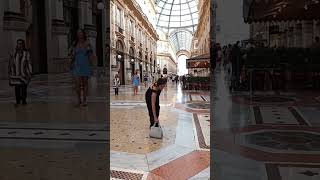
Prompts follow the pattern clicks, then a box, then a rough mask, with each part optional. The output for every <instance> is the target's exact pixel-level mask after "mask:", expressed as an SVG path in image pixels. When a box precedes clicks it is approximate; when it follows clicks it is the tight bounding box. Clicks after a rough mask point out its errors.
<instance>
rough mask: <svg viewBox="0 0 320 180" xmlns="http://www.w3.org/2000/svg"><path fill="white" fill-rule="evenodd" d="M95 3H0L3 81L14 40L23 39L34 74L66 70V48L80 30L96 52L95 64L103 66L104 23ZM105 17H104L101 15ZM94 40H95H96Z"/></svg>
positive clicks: (32, 0) (19, 0)
mask: <svg viewBox="0 0 320 180" xmlns="http://www.w3.org/2000/svg"><path fill="white" fill-rule="evenodd" d="M97 3H98V2H97V0H79V1H78V0H48V1H43V0H2V1H0V7H1V8H0V27H1V28H0V38H1V40H2V42H6V43H1V45H0V46H1V48H0V78H1V79H6V78H7V67H8V60H9V52H12V51H13V50H14V48H15V45H16V40H17V39H19V38H21V39H25V40H26V45H27V48H28V49H29V50H30V52H31V57H32V63H33V69H34V73H61V72H67V71H69V59H68V57H67V56H68V54H67V53H68V48H69V46H70V45H71V44H72V42H73V41H74V38H75V35H76V32H77V29H79V28H83V29H85V31H86V32H87V34H88V38H89V40H90V42H91V44H92V46H93V48H94V50H95V51H96V52H97V56H98V62H97V64H96V65H98V66H104V63H105V62H104V55H103V41H102V37H103V35H102V32H106V31H105V30H103V29H102V26H101V24H102V23H103V21H105V18H103V17H102V16H103V15H102V10H98V9H97ZM105 14H108V12H107V13H105ZM96 39H98V40H96Z"/></svg>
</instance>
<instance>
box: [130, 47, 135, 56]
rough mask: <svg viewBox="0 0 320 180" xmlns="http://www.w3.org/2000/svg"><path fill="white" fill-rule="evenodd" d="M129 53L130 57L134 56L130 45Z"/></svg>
mask: <svg viewBox="0 0 320 180" xmlns="http://www.w3.org/2000/svg"><path fill="white" fill-rule="evenodd" d="M129 55H130V56H131V57H134V50H133V48H132V47H130V49H129Z"/></svg>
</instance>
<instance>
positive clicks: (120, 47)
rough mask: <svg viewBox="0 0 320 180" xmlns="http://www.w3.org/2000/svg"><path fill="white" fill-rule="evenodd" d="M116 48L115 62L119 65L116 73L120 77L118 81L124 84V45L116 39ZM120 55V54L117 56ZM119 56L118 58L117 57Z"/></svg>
mask: <svg viewBox="0 0 320 180" xmlns="http://www.w3.org/2000/svg"><path fill="white" fill-rule="evenodd" d="M116 49H117V55H116V56H117V57H116V59H117V64H118V63H119V65H120V67H119V69H118V75H119V78H120V83H121V84H125V71H124V45H123V43H122V41H120V40H118V41H117V42H116ZM119 55H120V56H119ZM119 57H120V58H119Z"/></svg>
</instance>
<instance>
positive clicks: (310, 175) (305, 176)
mask: <svg viewBox="0 0 320 180" xmlns="http://www.w3.org/2000/svg"><path fill="white" fill-rule="evenodd" d="M279 171H280V176H281V177H282V180H319V179H320V168H303V167H279Z"/></svg>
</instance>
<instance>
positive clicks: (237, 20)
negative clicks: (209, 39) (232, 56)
mask: <svg viewBox="0 0 320 180" xmlns="http://www.w3.org/2000/svg"><path fill="white" fill-rule="evenodd" d="M216 1H217V4H218V8H217V14H216V20H217V26H220V31H216V33H217V42H218V43H221V44H222V45H225V44H229V43H235V42H236V41H238V40H243V39H248V38H249V33H250V29H249V25H248V24H245V23H244V19H243V9H242V7H243V0H216Z"/></svg>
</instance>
